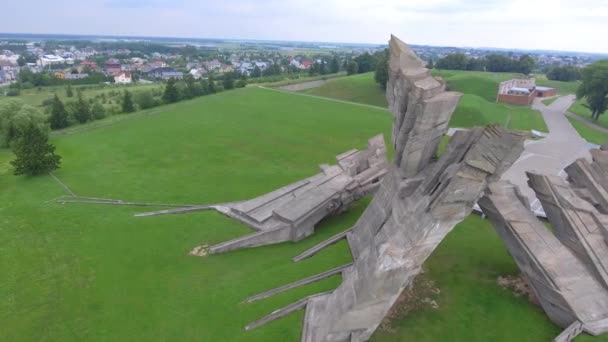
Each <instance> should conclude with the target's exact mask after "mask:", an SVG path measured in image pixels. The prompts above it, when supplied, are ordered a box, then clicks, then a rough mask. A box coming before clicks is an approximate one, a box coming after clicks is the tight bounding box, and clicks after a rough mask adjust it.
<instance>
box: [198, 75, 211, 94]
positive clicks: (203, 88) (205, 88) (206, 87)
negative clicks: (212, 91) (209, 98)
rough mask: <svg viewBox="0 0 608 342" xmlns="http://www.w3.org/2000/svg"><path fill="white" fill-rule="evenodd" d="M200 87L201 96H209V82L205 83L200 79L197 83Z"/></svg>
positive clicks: (205, 81) (204, 80)
mask: <svg viewBox="0 0 608 342" xmlns="http://www.w3.org/2000/svg"><path fill="white" fill-rule="evenodd" d="M199 83H200V85H201V95H207V94H209V81H207V80H206V79H204V78H201V80H200V81H199Z"/></svg>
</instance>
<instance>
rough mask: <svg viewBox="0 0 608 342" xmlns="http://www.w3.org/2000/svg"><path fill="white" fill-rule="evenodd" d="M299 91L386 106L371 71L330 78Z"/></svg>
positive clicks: (382, 94)
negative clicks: (321, 83) (320, 83)
mask: <svg viewBox="0 0 608 342" xmlns="http://www.w3.org/2000/svg"><path fill="white" fill-rule="evenodd" d="M300 92H301V93H304V94H310V95H317V96H323V97H331V98H335V99H340V100H345V101H352V102H359V103H365V104H369V105H373V106H379V107H386V106H387V103H386V96H385V95H384V91H383V90H382V89H381V88H380V86H379V85H378V84H377V83H376V81H374V73H373V72H368V73H365V74H359V75H353V76H347V77H341V78H335V79H331V80H328V81H327V82H325V83H324V84H323V85H321V86H320V87H317V88H311V89H306V90H302V91H300Z"/></svg>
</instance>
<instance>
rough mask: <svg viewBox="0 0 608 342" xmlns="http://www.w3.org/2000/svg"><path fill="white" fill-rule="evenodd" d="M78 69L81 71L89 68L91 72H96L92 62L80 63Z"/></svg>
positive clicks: (94, 64)
mask: <svg viewBox="0 0 608 342" xmlns="http://www.w3.org/2000/svg"><path fill="white" fill-rule="evenodd" d="M80 67H81V68H82V69H84V68H89V69H91V70H96V69H97V63H95V62H93V61H82V62H81V63H80Z"/></svg>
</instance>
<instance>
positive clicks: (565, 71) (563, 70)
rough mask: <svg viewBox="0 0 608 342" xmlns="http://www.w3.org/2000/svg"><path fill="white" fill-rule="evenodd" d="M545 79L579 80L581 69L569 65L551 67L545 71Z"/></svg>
mask: <svg viewBox="0 0 608 342" xmlns="http://www.w3.org/2000/svg"><path fill="white" fill-rule="evenodd" d="M547 78H548V79H550V80H553V81H563V82H572V81H577V80H580V79H581V68H579V67H575V66H570V65H568V66H558V67H553V68H551V69H549V71H547Z"/></svg>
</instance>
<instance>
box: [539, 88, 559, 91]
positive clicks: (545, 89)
mask: <svg viewBox="0 0 608 342" xmlns="http://www.w3.org/2000/svg"><path fill="white" fill-rule="evenodd" d="M553 89H555V88H551V87H536V90H540V91H547V90H553Z"/></svg>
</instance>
